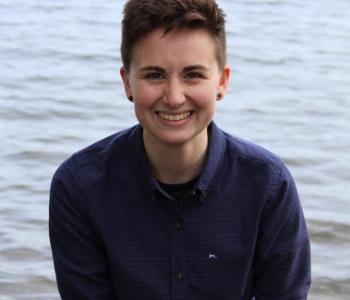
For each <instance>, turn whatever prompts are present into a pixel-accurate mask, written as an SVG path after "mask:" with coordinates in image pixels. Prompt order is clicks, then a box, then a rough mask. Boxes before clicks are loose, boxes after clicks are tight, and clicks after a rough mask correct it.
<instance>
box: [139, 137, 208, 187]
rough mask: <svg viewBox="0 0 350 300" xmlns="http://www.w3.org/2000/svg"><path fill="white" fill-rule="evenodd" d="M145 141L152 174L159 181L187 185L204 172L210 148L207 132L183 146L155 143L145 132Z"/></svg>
mask: <svg viewBox="0 0 350 300" xmlns="http://www.w3.org/2000/svg"><path fill="white" fill-rule="evenodd" d="M143 141H144V144H145V149H146V152H147V156H148V159H149V161H150V164H151V171H152V174H153V176H155V178H157V179H158V180H159V181H161V182H163V183H169V184H180V183H185V182H188V181H190V180H192V179H194V178H195V177H197V176H198V175H199V174H200V172H201V171H202V168H203V163H204V160H205V156H206V153H207V147H208V133H207V130H204V131H203V132H201V133H199V134H198V135H197V136H196V137H194V138H193V139H191V141H189V142H185V143H182V144H171V143H162V142H159V141H155V139H154V138H153V137H152V136H151V135H150V134H149V133H148V132H146V131H145V130H144V131H143Z"/></svg>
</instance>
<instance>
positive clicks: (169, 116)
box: [156, 111, 193, 121]
mask: <svg viewBox="0 0 350 300" xmlns="http://www.w3.org/2000/svg"><path fill="white" fill-rule="evenodd" d="M192 113H193V112H192V111H186V112H184V113H180V114H168V113H165V112H162V111H157V112H156V114H157V115H158V116H159V117H160V118H162V119H163V120H166V121H181V120H184V119H187V118H188V117H189V116H190V115H191V114H192Z"/></svg>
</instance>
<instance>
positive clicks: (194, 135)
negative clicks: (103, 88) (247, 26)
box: [49, 0, 310, 300]
mask: <svg viewBox="0 0 350 300" xmlns="http://www.w3.org/2000/svg"><path fill="white" fill-rule="evenodd" d="M122 25H123V32H122V45H121V54H122V60H123V66H122V67H121V69H120V74H121V77H122V80H123V83H124V87H125V93H126V96H127V98H129V100H130V101H131V102H132V103H133V105H134V108H135V114H136V117H137V120H138V124H137V125H135V126H134V127H132V128H129V129H126V130H124V131H121V132H118V133H116V134H114V135H112V136H110V137H107V138H105V139H103V140H101V141H99V142H97V143H95V144H93V145H91V146H90V147H88V148H86V149H83V150H81V151H79V152H77V153H75V154H74V155H73V156H72V157H70V158H69V159H68V160H66V161H65V162H64V163H63V164H62V165H61V166H60V167H59V169H58V170H57V171H56V173H55V175H54V178H53V181H52V186H51V193H50V222H49V226H50V228H49V229H50V240H51V246H52V252H53V259H54V265H55V271H56V277H57V283H58V289H59V292H60V294H61V297H62V299H63V300H83V299H84V300H90V299H91V300H112V299H113V300H116V299H119V300H127V299H130V300H138V299H140V300H141V299H142V300H147V299H150V300H157V299H159V300H165V299H181V300H182V299H189V300H197V299H198V300H213V299H215V300H216V299H220V300H236V299H242V300H246V299H247V300H250V299H256V300H263V299H264V300H273V299H276V300H283V299H293V300H299V299H300V300H301V299H306V298H307V293H308V289H309V286H310V246H309V238H308V233H307V228H306V225H305V221H304V217H303V212H302V209H301V206H300V201H299V198H298V194H297V190H296V187H295V184H294V181H293V179H292V177H291V175H290V173H289V172H288V170H287V169H286V167H285V166H284V164H283V163H282V162H281V160H280V159H279V158H277V157H276V156H275V155H273V154H271V153H270V152H268V151H267V150H264V149H262V148H260V147H258V146H256V145H254V144H252V143H249V142H246V141H244V140H241V139H238V138H236V137H234V136H232V135H230V134H228V133H226V132H224V131H222V130H221V129H220V128H218V127H217V125H216V124H215V123H214V122H213V117H214V112H215V106H216V103H217V102H218V101H220V100H222V99H223V97H224V96H225V93H226V89H227V86H228V81H229V77H230V67H229V66H228V65H227V63H226V34H225V20H224V13H223V11H222V10H221V9H220V8H219V7H218V6H217V4H216V3H215V1H214V0H129V1H128V2H127V3H126V5H125V8H124V19H123V23H122Z"/></svg>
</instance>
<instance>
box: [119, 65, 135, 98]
mask: <svg viewBox="0 0 350 300" xmlns="http://www.w3.org/2000/svg"><path fill="white" fill-rule="evenodd" d="M119 72H120V76H121V78H122V80H123V83H124V90H125V94H126V97H127V98H129V97H130V96H132V91H131V85H130V80H129V74H128V71H127V70H126V69H125V67H124V66H122V67H121V68H120V71H119Z"/></svg>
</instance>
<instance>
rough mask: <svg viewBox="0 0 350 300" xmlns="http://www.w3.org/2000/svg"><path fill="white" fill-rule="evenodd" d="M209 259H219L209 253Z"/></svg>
mask: <svg viewBox="0 0 350 300" xmlns="http://www.w3.org/2000/svg"><path fill="white" fill-rule="evenodd" d="M208 258H209V259H215V260H217V259H218V257H217V256H216V255H215V254H212V253H209V254H208Z"/></svg>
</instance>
